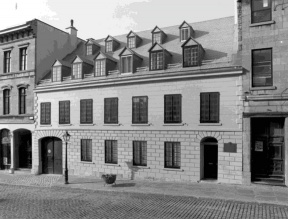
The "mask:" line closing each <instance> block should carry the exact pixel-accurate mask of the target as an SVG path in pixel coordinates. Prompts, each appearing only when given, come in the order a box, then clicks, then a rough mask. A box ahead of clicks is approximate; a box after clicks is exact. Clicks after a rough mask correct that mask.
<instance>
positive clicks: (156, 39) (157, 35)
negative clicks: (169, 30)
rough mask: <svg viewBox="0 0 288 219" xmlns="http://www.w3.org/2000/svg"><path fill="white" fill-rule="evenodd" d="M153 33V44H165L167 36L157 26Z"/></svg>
mask: <svg viewBox="0 0 288 219" xmlns="http://www.w3.org/2000/svg"><path fill="white" fill-rule="evenodd" d="M151 33H152V44H155V43H159V44H163V43H164V41H165V39H166V37H167V36H166V34H165V33H164V32H163V31H162V30H161V29H160V28H159V27H157V26H156V27H155V28H154V29H153V30H152V32H151Z"/></svg>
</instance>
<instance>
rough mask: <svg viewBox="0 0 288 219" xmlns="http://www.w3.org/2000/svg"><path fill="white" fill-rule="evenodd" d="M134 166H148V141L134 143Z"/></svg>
mask: <svg viewBox="0 0 288 219" xmlns="http://www.w3.org/2000/svg"><path fill="white" fill-rule="evenodd" d="M133 165H136V166H147V142H146V141H133Z"/></svg>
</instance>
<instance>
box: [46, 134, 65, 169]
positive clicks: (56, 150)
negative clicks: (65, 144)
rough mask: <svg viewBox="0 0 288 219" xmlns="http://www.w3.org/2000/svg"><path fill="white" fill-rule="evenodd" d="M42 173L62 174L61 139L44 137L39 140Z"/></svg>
mask: <svg viewBox="0 0 288 219" xmlns="http://www.w3.org/2000/svg"><path fill="white" fill-rule="evenodd" d="M41 159H42V173H44V174H62V170H63V169H62V140H61V139H59V138H55V137H46V138H43V139H42V140H41Z"/></svg>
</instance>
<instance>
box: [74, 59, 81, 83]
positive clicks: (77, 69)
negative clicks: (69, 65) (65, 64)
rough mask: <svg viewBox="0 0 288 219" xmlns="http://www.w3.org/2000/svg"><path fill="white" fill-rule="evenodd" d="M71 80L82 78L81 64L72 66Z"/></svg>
mask: <svg viewBox="0 0 288 219" xmlns="http://www.w3.org/2000/svg"><path fill="white" fill-rule="evenodd" d="M72 74H73V79H80V78H82V63H74V64H73V72H72Z"/></svg>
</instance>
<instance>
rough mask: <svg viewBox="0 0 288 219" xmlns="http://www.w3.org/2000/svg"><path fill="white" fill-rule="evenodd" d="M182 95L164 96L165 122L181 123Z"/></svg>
mask: <svg viewBox="0 0 288 219" xmlns="http://www.w3.org/2000/svg"><path fill="white" fill-rule="evenodd" d="M181 105H182V104H181V95H180V94H173V95H165V96H164V123H181V122H182V121H181V111H182V110H181Z"/></svg>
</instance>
